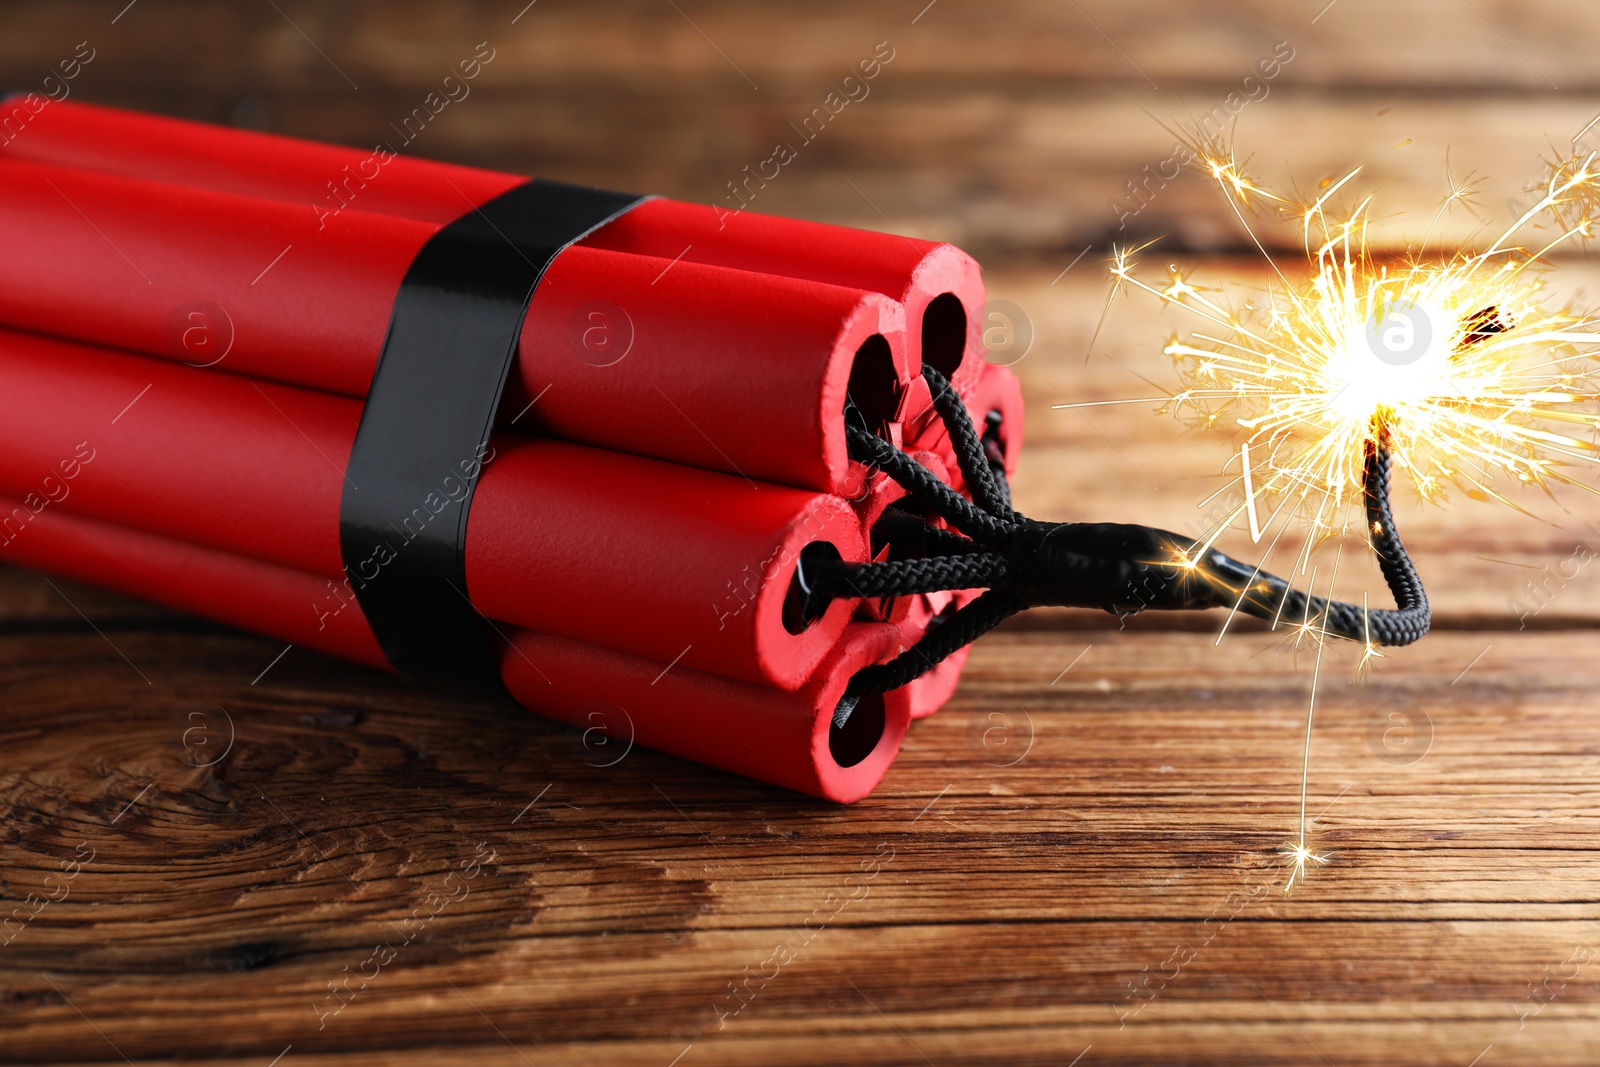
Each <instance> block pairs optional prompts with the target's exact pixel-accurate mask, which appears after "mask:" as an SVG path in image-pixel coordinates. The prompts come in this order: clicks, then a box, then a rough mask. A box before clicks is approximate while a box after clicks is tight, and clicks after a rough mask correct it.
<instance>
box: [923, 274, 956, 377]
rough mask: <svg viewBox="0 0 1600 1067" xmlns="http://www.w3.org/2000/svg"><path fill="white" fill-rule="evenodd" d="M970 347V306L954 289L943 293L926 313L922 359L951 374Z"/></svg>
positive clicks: (933, 300)
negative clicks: (968, 336) (968, 313)
mask: <svg viewBox="0 0 1600 1067" xmlns="http://www.w3.org/2000/svg"><path fill="white" fill-rule="evenodd" d="M966 351H967V309H966V308H964V307H962V306H961V301H960V299H959V298H957V296H956V294H954V293H940V294H939V295H938V296H936V297H934V298H933V299H932V300H930V301H929V302H928V308H927V310H926V311H924V312H923V313H922V362H924V363H926V364H928V365H929V366H931V367H932V368H933V369H934V370H936V371H938V372H939V373H940V374H942V375H944V376H945V377H946V378H949V377H950V376H952V375H953V374H955V372H956V368H957V367H959V366H961V357H962V356H963V355H965V354H966Z"/></svg>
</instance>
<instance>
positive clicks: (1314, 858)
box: [1278, 841, 1329, 894]
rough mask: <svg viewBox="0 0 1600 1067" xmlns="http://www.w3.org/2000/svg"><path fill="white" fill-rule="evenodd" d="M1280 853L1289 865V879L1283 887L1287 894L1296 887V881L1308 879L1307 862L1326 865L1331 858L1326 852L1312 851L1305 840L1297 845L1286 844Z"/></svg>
mask: <svg viewBox="0 0 1600 1067" xmlns="http://www.w3.org/2000/svg"><path fill="white" fill-rule="evenodd" d="M1278 854H1279V855H1281V856H1282V857H1283V858H1284V862H1285V863H1286V864H1287V865H1288V867H1289V881H1288V882H1286V883H1285V884H1284V887H1283V891H1284V893H1285V894H1287V893H1288V892H1289V891H1290V890H1292V889H1294V884H1295V883H1296V882H1303V881H1305V880H1306V874H1307V870H1308V868H1307V867H1306V864H1308V863H1314V864H1316V865H1317V866H1319V867H1321V866H1323V865H1325V864H1326V863H1327V862H1328V859H1329V857H1328V856H1327V855H1326V854H1324V853H1321V852H1313V851H1311V850H1310V849H1309V848H1307V847H1306V844H1305V842H1304V841H1302V842H1300V843H1299V844H1297V845H1284V846H1283V848H1281V849H1279V851H1278Z"/></svg>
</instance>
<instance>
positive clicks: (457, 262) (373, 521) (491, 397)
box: [339, 179, 646, 692]
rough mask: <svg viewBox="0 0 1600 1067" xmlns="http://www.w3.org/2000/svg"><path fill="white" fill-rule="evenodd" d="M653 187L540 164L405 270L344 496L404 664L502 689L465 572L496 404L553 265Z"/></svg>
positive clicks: (357, 556)
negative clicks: (540, 169) (611, 182)
mask: <svg viewBox="0 0 1600 1067" xmlns="http://www.w3.org/2000/svg"><path fill="white" fill-rule="evenodd" d="M644 199H646V198H645V197H640V196H634V195H632V194H628V193H615V192H609V191H607V190H604V189H590V188H587V187H584V186H578V185H567V184H565V183H563V182H553V181H546V180H543V179H535V180H533V181H530V182H527V183H525V184H523V185H519V186H517V187H516V188H514V189H512V190H510V191H509V192H506V193H503V194H501V195H500V196H498V197H496V198H494V199H493V200H490V201H489V202H488V203H486V204H483V205H482V206H480V207H477V208H475V209H473V210H472V211H469V212H468V213H467V214H465V215H463V216H461V217H460V218H459V219H456V220H455V221H454V222H452V223H450V224H449V225H447V226H445V227H444V228H443V229H441V230H440V231H439V232H438V233H436V234H434V235H433V236H432V237H431V238H429V239H428V242H427V244H425V245H423V246H422V250H421V251H419V252H418V253H417V256H416V258H415V259H414V260H412V262H411V267H410V269H409V270H407V271H406V276H405V280H404V281H403V282H401V284H400V294H399V296H398V297H396V298H395V304H394V313H393V315H392V316H391V317H390V320H389V333H388V336H387V337H386V338H385V339H384V343H383V354H382V356H381V357H380V358H379V360H378V367H377V370H376V371H374V372H373V376H372V385H371V388H370V389H368V391H367V402H366V406H365V408H363V410H362V412H361V425H360V427H359V428H358V429H357V431H356V439H355V444H354V445H353V446H352V447H351V449H350V464H349V466H348V468H347V469H346V473H345V487H344V496H343V499H342V501H341V503H340V510H339V548H340V553H341V555H342V556H343V560H344V566H345V572H346V574H347V575H348V576H349V578H350V582H351V585H352V586H354V588H355V592H356V598H357V600H358V601H359V603H360V604H361V610H362V612H363V614H365V616H366V619H367V623H368V624H369V625H370V626H371V627H372V632H373V635H374V636H376V637H377V639H378V644H379V646H380V647H381V648H382V649H383V654H384V655H385V656H387V657H388V659H389V662H390V663H392V664H393V665H394V666H395V668H396V669H397V670H399V671H401V672H402V673H404V674H407V675H409V676H412V677H420V678H433V679H436V680H447V681H451V682H460V681H466V682H469V683H472V684H473V685H474V686H476V687H477V688H479V689H483V690H486V691H490V692H504V687H503V686H502V684H501V682H500V678H499V670H498V668H497V666H496V663H495V658H494V656H493V654H492V653H491V649H490V645H489V643H488V640H487V637H486V635H485V634H484V632H483V624H482V623H481V622H480V618H481V617H480V616H479V614H478V612H477V609H475V608H474V607H473V606H472V604H471V602H470V601H469V600H468V599H467V575H466V542H467V514H468V512H469V510H470V509H471V505H472V495H473V491H474V490H475V489H476V488H477V483H478V477H479V475H480V474H481V471H482V467H483V465H484V463H485V462H489V461H492V459H493V456H492V453H491V452H490V451H489V434H490V431H491V430H492V429H493V428H494V421H495V412H496V410H497V409H498V408H499V406H500V396H501V393H502V392H503V391H504V389H505V383H506V376H507V375H508V374H509V372H510V370H511V365H512V361H513V360H515V359H516V353H517V339H518V337H519V335H520V334H521V332H522V321H523V319H524V318H525V317H526V315H527V311H528V304H529V301H530V300H531V299H532V298H533V294H534V290H535V288H536V287H537V286H538V284H539V279H540V278H541V277H542V276H543V275H544V272H545V270H546V269H547V268H548V267H549V266H550V264H551V263H552V262H554V261H555V258H556V257H557V256H558V255H560V254H561V252H562V251H563V250H564V249H565V248H567V246H569V245H571V244H572V243H573V242H575V241H578V240H579V239H581V238H582V237H584V236H585V235H587V234H589V233H592V232H593V231H594V230H596V229H598V228H599V227H601V226H603V225H605V224H606V223H607V222H609V221H611V220H612V219H614V218H616V217H617V216H618V215H621V214H623V213H624V212H626V211H628V210H629V209H630V208H632V207H634V206H635V205H637V204H639V203H641V202H642V201H643V200H644ZM532 562H533V561H531V560H530V563H532Z"/></svg>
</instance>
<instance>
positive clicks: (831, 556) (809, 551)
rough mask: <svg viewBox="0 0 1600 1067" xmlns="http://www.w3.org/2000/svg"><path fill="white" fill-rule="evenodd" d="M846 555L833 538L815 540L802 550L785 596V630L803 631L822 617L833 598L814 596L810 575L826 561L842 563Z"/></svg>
mask: <svg viewBox="0 0 1600 1067" xmlns="http://www.w3.org/2000/svg"><path fill="white" fill-rule="evenodd" d="M842 559H843V557H841V556H840V555H839V550H838V549H837V548H835V547H834V545H833V544H832V542H829V541H812V542H811V543H810V544H808V545H806V547H804V548H802V549H801V550H800V557H799V559H798V560H797V561H796V563H795V567H794V575H793V577H791V578H790V579H789V590H788V592H786V593H785V594H784V596H783V628H784V629H785V630H788V631H789V632H790V633H792V634H802V633H805V632H806V630H807V629H809V628H810V627H811V626H813V625H814V624H815V623H816V621H817V620H818V619H820V618H822V615H823V613H824V612H825V611H827V610H828V605H829V604H831V603H832V601H831V600H828V599H826V598H823V597H813V596H812V595H811V583H810V581H809V580H808V579H807V578H806V575H807V574H814V573H816V570H817V567H818V566H819V565H820V564H822V563H824V562H831V563H839V562H841V561H842Z"/></svg>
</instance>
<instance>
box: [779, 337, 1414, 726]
mask: <svg viewBox="0 0 1600 1067" xmlns="http://www.w3.org/2000/svg"><path fill="white" fill-rule="evenodd" d="M922 374H923V377H924V378H925V379H926V380H927V382H928V386H929V389H930V391H931V392H932V395H933V406H934V409H935V411H936V412H937V413H938V415H939V418H940V420H941V421H942V422H943V424H944V427H945V429H946V431H947V432H948V433H949V435H950V442H951V445H952V446H953V451H954V452H955V457H956V463H957V465H958V466H959V467H960V469H961V474H962V477H963V478H964V479H965V480H966V483H967V486H968V488H969V491H970V492H971V494H972V499H971V500H968V499H966V498H965V497H963V496H961V495H960V494H959V493H957V492H955V490H953V489H951V488H950V487H949V486H948V485H946V484H945V483H944V482H942V481H940V480H939V478H938V477H937V476H935V475H934V474H933V473H932V472H931V471H929V470H928V469H927V468H926V467H924V466H922V465H921V464H920V463H918V462H917V461H916V460H914V459H912V458H911V457H910V456H908V455H907V454H906V453H905V452H903V451H901V450H900V449H898V448H896V447H895V446H894V445H893V444H891V443H889V442H888V441H885V440H883V439H882V438H880V437H877V436H875V435H874V434H872V433H870V432H869V431H868V429H867V427H866V426H865V424H864V422H863V421H862V420H861V418H860V416H859V415H857V414H854V412H853V409H852V411H851V412H850V413H847V420H846V427H845V435H846V441H847V443H848V446H849V452H850V456H851V458H852V459H855V460H858V461H860V462H862V463H865V464H867V465H868V466H870V467H873V468H876V469H878V470H881V471H883V472H884V473H885V474H886V475H888V476H889V477H890V478H891V479H893V480H894V481H895V482H897V483H899V484H900V485H901V486H902V487H903V488H904V489H905V490H906V493H907V494H908V495H909V496H910V497H912V498H913V499H914V500H915V501H916V502H917V503H920V504H921V505H922V506H923V507H924V508H926V509H927V510H928V512H929V513H930V514H932V515H937V516H938V517H939V518H942V519H943V520H944V521H945V522H946V523H948V524H949V525H950V526H951V527H953V528H954V530H955V531H956V532H951V531H950V530H945V529H940V528H939V527H935V526H932V525H929V524H928V523H927V522H925V521H924V520H923V519H921V518H920V517H918V516H916V515H914V514H912V513H910V512H908V511H905V510H904V509H896V508H892V507H891V508H890V509H889V510H888V511H887V512H885V516H884V519H883V520H881V522H880V525H879V527H878V528H876V529H875V530H874V533H875V535H878V536H881V537H882V539H883V540H886V541H887V543H888V544H889V545H890V546H891V555H894V554H895V553H896V551H897V550H899V551H909V552H914V553H918V554H919V556H920V558H914V559H899V560H891V561H889V562H885V563H846V562H844V561H842V560H830V561H825V562H822V563H817V564H813V565H812V566H811V568H810V569H809V570H808V572H807V574H806V584H807V586H808V587H809V598H808V602H807V617H813V616H814V615H816V614H820V613H821V611H822V609H824V608H826V606H827V604H828V602H829V601H830V600H832V599H834V598H836V597H854V596H860V597H887V596H904V595H909V594H914V593H930V592H937V591H941V590H957V589H984V590H986V592H984V593H982V594H981V595H980V596H979V597H978V598H977V599H975V600H973V601H972V602H971V603H970V604H968V605H967V606H966V607H964V608H962V609H960V610H959V611H957V612H955V613H954V614H953V615H951V616H950V617H949V618H948V619H946V620H944V621H943V622H942V623H941V624H940V625H938V626H936V627H934V628H933V629H930V630H929V631H928V633H927V634H926V635H924V636H923V638H922V639H921V640H920V641H918V642H917V643H916V644H915V645H913V646H912V647H911V648H909V649H907V650H906V651H904V652H902V653H901V654H900V655H899V656H898V657H896V658H895V659H893V660H890V661H889V662H887V663H880V664H876V665H874V666H871V667H866V668H863V669H862V670H860V671H857V672H856V674H855V675H853V676H852V677H851V679H850V682H849V684H848V686H847V687H846V688H845V694H844V697H843V698H842V699H841V700H840V701H839V706H838V708H837V710H836V711H835V712H834V718H833V722H834V725H835V726H836V727H839V726H843V725H844V724H845V722H846V721H848V719H849V718H850V715H851V713H852V712H853V711H854V710H855V708H856V706H857V705H858V704H859V703H860V701H861V699H862V698H863V697H866V696H871V695H876V694H880V693H887V692H889V691H890V690H891V689H898V688H900V687H901V686H903V685H906V684H907V683H909V682H911V681H912V680H914V679H916V678H917V677H919V676H921V675H923V674H925V673H927V672H928V671H930V670H932V669H933V668H934V667H936V666H938V664H939V662H940V661H942V660H943V659H944V658H945V657H946V656H949V655H950V654H951V653H953V652H955V651H957V650H958V649H960V648H961V647H963V646H964V645H967V644H969V643H971V642H972V641H975V640H977V639H978V638H979V637H980V636H982V635H983V634H985V633H987V632H988V631H989V630H991V629H993V628H994V627H995V626H997V625H999V624H1000V623H1001V622H1003V621H1005V620H1006V619H1008V618H1010V617H1011V616H1012V615H1015V614H1016V613H1017V612H1019V611H1023V610H1024V609H1026V608H1031V607H1041V606H1046V605H1050V606H1055V607H1073V608H1102V609H1104V610H1106V611H1108V612H1111V613H1112V614H1114V615H1132V614H1136V613H1138V612H1140V611H1144V610H1146V609H1158V610H1177V611H1198V610H1203V609H1206V608H1214V607H1227V608H1233V607H1235V606H1237V608H1238V610H1239V611H1241V612H1243V613H1244V614H1246V615H1252V616H1255V617H1256V618H1259V619H1266V620H1269V621H1272V622H1276V621H1277V620H1279V619H1285V618H1286V619H1289V620H1291V621H1294V622H1296V623H1301V622H1308V621H1311V620H1316V625H1317V629H1318V630H1319V631H1321V632H1323V633H1327V634H1331V635H1333V636H1336V637H1343V638H1348V639H1351V640H1355V641H1363V642H1370V643H1372V644H1374V645H1409V644H1411V643H1412V642H1413V641H1416V640H1417V639H1418V638H1420V637H1422V635H1423V634H1425V633H1427V632H1428V627H1429V625H1430V623H1431V619H1432V616H1431V612H1430V610H1429V607H1428V594H1427V592H1426V591H1425V590H1424V589H1423V587H1422V579H1421V578H1420V577H1419V576H1418V574H1417V569H1416V567H1415V566H1414V565H1413V564H1412V562H1411V557H1410V556H1409V555H1408V554H1407V553H1406V548H1405V545H1404V544H1403V543H1402V542H1401V540H1400V535H1399V532H1398V531H1397V530H1396V529H1395V525H1394V515H1393V513H1392V511H1391V509H1390V506H1389V489H1390V484H1389V483H1390V473H1391V469H1392V466H1393V457H1392V456H1391V455H1390V453H1389V451H1388V449H1387V448H1385V447H1383V445H1382V443H1381V440H1380V443H1378V444H1375V445H1369V446H1368V449H1367V455H1366V461H1365V465H1364V468H1363V473H1362V484H1363V488H1364V492H1365V497H1366V513H1367V532H1368V537H1369V539H1370V543H1371V545H1372V548H1373V550H1374V552H1375V553H1376V554H1377V557H1378V568H1379V570H1380V571H1381V573H1382V574H1383V577H1384V581H1385V582H1387V583H1388V586H1389V591H1390V593H1391V594H1392V595H1393V596H1394V601H1395V607H1394V608H1393V609H1387V608H1379V609H1372V610H1368V609H1366V608H1363V607H1361V606H1359V605H1356V604H1350V603H1346V602H1344V601H1336V600H1331V599H1329V598H1327V597H1321V596H1310V595H1308V594H1306V593H1303V592H1300V591H1299V590H1297V589H1294V588H1293V587H1292V586H1290V584H1289V583H1288V582H1286V581H1285V580H1284V579H1282V578H1279V577H1277V576H1276V575H1272V574H1267V573H1264V572H1262V571H1261V570H1260V568H1258V567H1251V566H1249V565H1248V564H1245V563H1241V562H1239V561H1238V560H1235V559H1233V558H1231V557H1229V556H1226V555H1224V554H1223V553H1221V552H1218V551H1216V550H1215V549H1203V550H1202V549H1201V548H1200V547H1199V545H1198V544H1197V542H1195V541H1194V540H1193V539H1191V538H1188V537H1183V536H1181V535H1179V534H1175V533H1169V532H1167V531H1165V530H1158V529H1155V528H1153V527H1149V526H1137V525H1129V524H1125V523H1107V522H1100V523H1085V522H1039V521H1038V520H1035V519H1030V518H1028V517H1027V516H1025V515H1021V514H1018V513H1017V512H1016V511H1015V510H1014V509H1013V508H1012V507H1011V494H1010V487H1009V486H1008V485H1007V484H1006V480H1005V473H1004V467H1003V465H1002V464H1001V463H1000V462H999V460H998V457H991V456H990V455H988V454H987V453H986V451H985V447H984V442H983V440H982V438H981V437H980V436H979V435H978V431H977V429H976V427H974V426H973V423H972V419H971V418H970V417H969V416H968V414H967V410H966V406H965V404H964V403H963V402H962V400H961V398H960V396H959V395H957V393H956V391H955V390H954V389H953V388H952V387H951V385H950V383H949V381H948V380H947V379H946V378H945V377H944V375H942V374H940V373H939V371H937V370H935V369H934V368H932V367H924V368H923V371H922Z"/></svg>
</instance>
